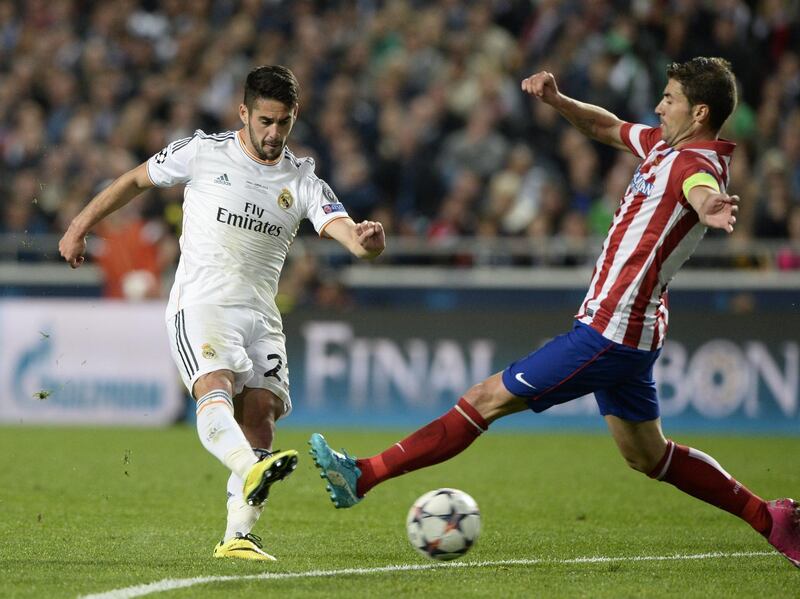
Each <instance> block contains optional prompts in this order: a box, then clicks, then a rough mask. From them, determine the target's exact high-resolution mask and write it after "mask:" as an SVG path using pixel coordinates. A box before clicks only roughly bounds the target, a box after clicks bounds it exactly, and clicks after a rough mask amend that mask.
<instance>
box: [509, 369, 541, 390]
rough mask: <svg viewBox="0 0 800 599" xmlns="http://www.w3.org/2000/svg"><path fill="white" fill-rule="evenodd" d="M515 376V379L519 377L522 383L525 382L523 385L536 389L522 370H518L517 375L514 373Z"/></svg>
mask: <svg viewBox="0 0 800 599" xmlns="http://www.w3.org/2000/svg"><path fill="white" fill-rule="evenodd" d="M514 378H515V379H517V380H518V381H519V382H520V383H522V384H523V385H525V386H526V387H530V388H531V389H533V390H534V391H536V387H534V386H533V385H531V384H530V383H529V382H528V381H526V380H525V377H524V376H522V373H521V372H518V373H517V374H515V375H514Z"/></svg>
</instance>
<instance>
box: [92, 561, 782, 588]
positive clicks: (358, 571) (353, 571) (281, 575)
mask: <svg viewBox="0 0 800 599" xmlns="http://www.w3.org/2000/svg"><path fill="white" fill-rule="evenodd" d="M777 555H778V554H777V553H775V552H774V551H739V552H734V553H720V552H714V553H696V554H690V555H639V556H621V557H611V556H593V557H575V558H570V559H505V560H497V561H486V562H444V563H432V564H406V565H397V566H380V567H377V568H343V569H341V570H308V571H306V572H264V573H262V574H246V575H242V576H198V577H197V578H165V579H164V580H159V581H157V582H151V583H148V584H140V585H136V586H133V587H125V588H123V589H114V590H112V591H106V592H105V593H96V594H92V595H83V596H81V597H79V599H131V598H132V597H143V596H145V595H151V594H153V593H163V592H166V591H172V590H175V589H185V588H187V587H192V586H195V585H198V584H206V583H209V582H227V581H231V580H287V579H292V578H325V577H331V576H361V575H364V574H380V573H383V572H411V571H418V570H441V569H445V568H486V567H494V566H533V565H537V564H556V565H563V564H603V563H608V562H665V561H688V560H700V559H720V558H737V557H764V556H777Z"/></svg>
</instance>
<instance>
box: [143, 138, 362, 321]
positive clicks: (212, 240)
mask: <svg viewBox="0 0 800 599" xmlns="http://www.w3.org/2000/svg"><path fill="white" fill-rule="evenodd" d="M241 135H242V132H241V131H240V132H238V133H237V132H234V131H228V132H225V133H219V134H214V135H206V134H205V133H203V132H202V131H199V130H198V131H196V132H195V134H194V135H193V136H192V137H187V138H185V139H180V140H177V141H174V142H172V143H171V144H169V145H168V146H167V147H166V148H164V149H163V150H161V151H160V152H159V153H158V154H156V155H155V156H153V157H152V158H150V159H149V160H148V161H147V172H148V174H149V176H150V179H151V180H152V181H153V183H155V184H156V185H157V186H159V187H171V186H173V185H177V184H180V183H185V184H186V187H185V189H184V194H183V195H184V201H183V230H182V232H181V238H180V247H181V257H180V261H179V263H178V268H177V271H176V273H175V283H174V285H173V286H172V291H171V292H170V296H169V304H168V306H167V316H168V317H169V316H171V315H174V314H176V313H177V312H178V311H179V310H181V309H182V308H185V307H186V306H191V305H196V304H212V305H216V306H246V307H250V308H253V309H254V310H258V311H259V312H263V313H265V314H267V315H269V316H271V317H277V318H280V315H279V313H278V310H277V307H276V306H275V294H276V293H277V290H278V278H279V276H280V273H281V268H282V267H283V263H284V260H285V259H286V254H287V252H288V251H289V246H290V245H291V243H292V240H293V239H294V236H295V234H296V233H297V228H298V227H299V225H300V221H302V220H303V219H304V218H307V219H309V220H310V221H311V223H312V224H313V225H314V228H315V229H316V230H317V232H318V233H319V234H320V235H321V234H322V233H323V231H324V229H325V226H326V225H327V224H328V223H330V222H331V221H333V220H335V219H337V218H343V217H346V216H347V212H346V211H345V208H344V206H343V205H342V204H341V203H340V202H339V201H338V200H337V199H336V196H335V195H334V193H333V192H332V191H331V188H330V187H329V186H328V185H327V183H325V182H324V181H323V180H322V179H319V178H318V177H317V176H316V175H315V174H314V161H313V160H312V159H311V158H296V157H295V156H294V155H293V154H292V153H291V151H290V150H289V149H288V148H285V149H284V153H283V156H282V157H281V159H280V160H279V161H278V162H277V163H275V164H267V163H266V162H264V161H263V160H260V159H259V158H258V157H257V156H254V155H252V154H251V153H250V152H249V151H248V150H247V149H246V147H245V145H244V143H243V142H242V139H241Z"/></svg>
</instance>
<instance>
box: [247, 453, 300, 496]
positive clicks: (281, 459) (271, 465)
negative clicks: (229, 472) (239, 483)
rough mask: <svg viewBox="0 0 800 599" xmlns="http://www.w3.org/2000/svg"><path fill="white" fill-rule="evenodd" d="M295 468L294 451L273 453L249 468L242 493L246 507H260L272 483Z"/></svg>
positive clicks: (295, 454) (284, 476) (295, 456)
mask: <svg viewBox="0 0 800 599" xmlns="http://www.w3.org/2000/svg"><path fill="white" fill-rule="evenodd" d="M295 468H297V452H296V451H295V450H294V449H287V450H286V451H280V450H278V451H274V452H272V453H271V454H270V455H268V456H267V457H265V458H262V459H261V460H259V461H258V462H256V463H255V465H254V466H253V467H252V468H250V471H249V472H248V473H247V476H246V477H245V479H244V489H243V491H242V493H243V495H244V499H245V501H246V502H247V503H248V505H253V506H258V505H262V504H263V503H264V502H265V501H266V500H267V496H269V488H270V487H271V486H272V485H273V483H276V482H278V481H279V480H283V479H284V478H286V477H287V476H289V475H290V474H291V473H292V472H294V469H295Z"/></svg>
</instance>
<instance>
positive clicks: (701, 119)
mask: <svg viewBox="0 0 800 599" xmlns="http://www.w3.org/2000/svg"><path fill="white" fill-rule="evenodd" d="M692 113H693V114H692V116H693V117H694V120H695V121H697V122H698V123H702V124H704V125H707V124H708V120H709V117H710V115H711V113H710V112H709V110H708V104H695V105H694V106H693V107H692Z"/></svg>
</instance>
